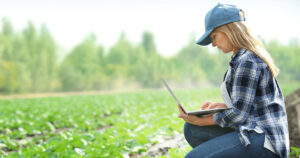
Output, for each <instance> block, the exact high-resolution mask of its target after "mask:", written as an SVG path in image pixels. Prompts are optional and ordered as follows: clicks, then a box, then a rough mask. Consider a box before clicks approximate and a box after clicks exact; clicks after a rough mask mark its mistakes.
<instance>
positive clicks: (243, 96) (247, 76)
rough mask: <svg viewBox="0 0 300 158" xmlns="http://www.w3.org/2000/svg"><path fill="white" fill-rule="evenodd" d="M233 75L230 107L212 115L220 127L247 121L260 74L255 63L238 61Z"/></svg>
mask: <svg viewBox="0 0 300 158" xmlns="http://www.w3.org/2000/svg"><path fill="white" fill-rule="evenodd" d="M232 75H233V83H232V91H231V97H230V98H231V101H232V105H233V107H232V109H229V110H225V111H224V112H219V113H217V114H215V115H214V121H215V122H216V124H218V125H219V126H221V127H238V126H239V125H240V124H243V123H244V122H245V121H247V118H248V116H249V113H250V112H251V109H252V108H253V106H252V105H253V103H254V99H255V93H256V89H257V87H258V81H259V76H260V70H259V69H258V65H257V63H254V62H251V61H246V62H243V63H239V65H238V66H237V68H236V71H235V72H234V73H233V74H232Z"/></svg>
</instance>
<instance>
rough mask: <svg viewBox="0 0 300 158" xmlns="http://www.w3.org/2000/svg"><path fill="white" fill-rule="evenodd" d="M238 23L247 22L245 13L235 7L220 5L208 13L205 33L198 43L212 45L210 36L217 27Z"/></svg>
mask: <svg viewBox="0 0 300 158" xmlns="http://www.w3.org/2000/svg"><path fill="white" fill-rule="evenodd" d="M240 12H242V14H240ZM236 21H245V17H244V12H243V11H242V10H241V9H239V8H238V7H236V6H235V5H231V4H221V3H218V4H217V5H216V6H215V7H214V8H212V9H211V10H209V11H208V12H207V13H206V16H205V33H204V34H203V35H202V36H201V37H200V39H199V40H198V41H197V42H196V43H197V44H199V45H203V46H205V45H208V44H210V43H211V40H210V37H209V35H210V34H211V32H213V30H214V29H215V28H216V27H219V26H222V25H224V24H228V23H232V22H236Z"/></svg>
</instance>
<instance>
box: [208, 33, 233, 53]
mask: <svg viewBox="0 0 300 158" xmlns="http://www.w3.org/2000/svg"><path fill="white" fill-rule="evenodd" d="M209 37H210V39H211V41H212V43H211V44H212V46H213V47H215V46H217V47H218V49H220V50H222V51H223V52H224V53H228V52H231V51H233V45H232V44H231V43H230V41H229V39H228V37H227V35H226V34H225V33H223V32H220V31H217V30H215V31H213V32H212V33H211V34H210V36H209Z"/></svg>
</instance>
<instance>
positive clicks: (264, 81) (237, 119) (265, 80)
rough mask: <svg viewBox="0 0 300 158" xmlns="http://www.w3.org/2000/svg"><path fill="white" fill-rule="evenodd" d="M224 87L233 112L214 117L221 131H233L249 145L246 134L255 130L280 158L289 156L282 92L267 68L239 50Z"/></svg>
mask: <svg viewBox="0 0 300 158" xmlns="http://www.w3.org/2000/svg"><path fill="white" fill-rule="evenodd" d="M229 65H230V67H229V69H230V71H231V73H230V74H229V75H228V77H227V78H226V81H225V84H226V89H227V91H228V94H229V96H230V98H231V102H232V106H233V107H232V109H229V110H226V111H224V112H220V113H217V114H215V115H214V121H215V122H216V124H218V125H219V126H221V127H234V128H236V129H237V130H238V131H239V133H240V137H239V138H240V141H241V143H242V144H243V145H245V146H247V145H248V144H250V141H249V138H248V133H247V131H250V130H253V129H254V128H255V127H256V126H257V127H258V128H260V129H262V130H263V131H264V133H265V136H266V137H267V138H268V139H269V140H270V142H271V144H272V146H273V147H274V149H275V150H276V152H277V153H278V154H279V155H280V157H284V158H287V157H288V155H289V133H288V123H287V115H286V110H285V104H284V99H283V95H282V92H281V90H280V88H279V86H278V83H277V81H276V79H275V78H274V77H273V76H272V73H271V71H270V69H269V67H268V66H267V64H266V63H265V62H264V61H263V60H262V59H260V58H259V57H258V56H256V55H255V54H254V53H252V52H251V51H249V50H245V49H240V50H239V51H238V53H237V54H236V55H235V56H234V57H233V58H232V60H231V61H230V64H229Z"/></svg>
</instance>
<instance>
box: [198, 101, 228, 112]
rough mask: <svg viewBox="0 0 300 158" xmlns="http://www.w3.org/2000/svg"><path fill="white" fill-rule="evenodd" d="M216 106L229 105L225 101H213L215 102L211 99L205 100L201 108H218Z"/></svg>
mask: <svg viewBox="0 0 300 158" xmlns="http://www.w3.org/2000/svg"><path fill="white" fill-rule="evenodd" d="M216 108H227V106H226V104H224V103H213V102H210V101H207V102H205V103H204V104H203V105H202V106H201V110H207V109H216Z"/></svg>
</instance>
